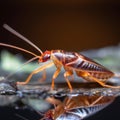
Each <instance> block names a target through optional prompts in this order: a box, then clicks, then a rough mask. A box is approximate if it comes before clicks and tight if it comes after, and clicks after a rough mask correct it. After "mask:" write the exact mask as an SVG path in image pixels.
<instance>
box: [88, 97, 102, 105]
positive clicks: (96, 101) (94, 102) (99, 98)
mask: <svg viewBox="0 0 120 120" xmlns="http://www.w3.org/2000/svg"><path fill="white" fill-rule="evenodd" d="M103 97H104V96H100V97H98V98H97V99H96V100H95V101H93V102H92V103H91V104H89V106H93V105H95V104H96V103H98V102H99V101H100V100H101V99H102V98H103Z"/></svg>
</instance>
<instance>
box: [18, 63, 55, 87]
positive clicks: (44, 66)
mask: <svg viewBox="0 0 120 120" xmlns="http://www.w3.org/2000/svg"><path fill="white" fill-rule="evenodd" d="M53 64H54V63H53V62H49V63H47V64H46V65H43V66H41V67H40V68H38V69H36V70H34V71H33V72H32V73H31V74H30V75H29V76H28V78H27V79H26V80H25V82H17V84H19V85H25V84H27V83H29V81H30V79H31V78H32V76H33V75H34V74H37V73H39V72H41V71H43V70H44V69H46V68H49V67H51V66H52V65H53Z"/></svg>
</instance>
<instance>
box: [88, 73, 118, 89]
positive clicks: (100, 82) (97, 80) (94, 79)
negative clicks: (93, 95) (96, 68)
mask: <svg viewBox="0 0 120 120" xmlns="http://www.w3.org/2000/svg"><path fill="white" fill-rule="evenodd" d="M88 77H89V78H90V79H92V80H93V81H95V82H97V83H99V84H100V85H101V86H103V87H107V88H120V86H112V85H107V84H106V83H105V82H102V81H100V80H99V79H97V78H95V77H92V76H91V75H89V74H88Z"/></svg>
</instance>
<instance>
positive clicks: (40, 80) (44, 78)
mask: <svg viewBox="0 0 120 120" xmlns="http://www.w3.org/2000/svg"><path fill="white" fill-rule="evenodd" d="M42 72H43V73H42V78H39V79H38V81H39V82H43V81H45V80H46V70H45V69H44V70H43V71H42Z"/></svg>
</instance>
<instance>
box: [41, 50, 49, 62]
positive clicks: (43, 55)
mask: <svg viewBox="0 0 120 120" xmlns="http://www.w3.org/2000/svg"><path fill="white" fill-rule="evenodd" d="M50 56H51V51H47V50H46V51H45V52H44V53H43V54H42V55H41V56H40V57H39V62H46V61H48V60H50Z"/></svg>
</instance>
